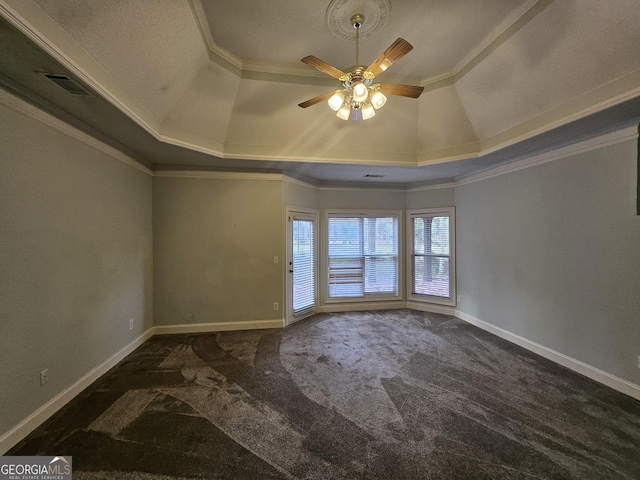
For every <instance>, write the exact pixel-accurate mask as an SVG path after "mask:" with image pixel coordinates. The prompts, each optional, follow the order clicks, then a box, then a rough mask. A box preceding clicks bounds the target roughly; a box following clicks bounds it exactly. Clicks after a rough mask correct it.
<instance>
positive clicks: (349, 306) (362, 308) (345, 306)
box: [318, 301, 407, 313]
mask: <svg viewBox="0 0 640 480" xmlns="http://www.w3.org/2000/svg"><path fill="white" fill-rule="evenodd" d="M400 308H407V303H406V302H402V301H389V302H362V303H325V304H324V305H321V306H319V307H318V313H339V312H367V311H370V310H397V309H400Z"/></svg>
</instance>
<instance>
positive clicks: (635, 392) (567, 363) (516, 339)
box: [455, 310, 640, 400]
mask: <svg viewBox="0 0 640 480" xmlns="http://www.w3.org/2000/svg"><path fill="white" fill-rule="evenodd" d="M455 315H456V317H458V318H460V319H461V320H464V321H465V322H467V323H470V324H472V325H475V326H476V327H479V328H481V329H482V330H486V331H487V332H489V333H493V334H494V335H496V336H498V337H500V338H504V339H505V340H508V341H509V342H511V343H515V344H516V345H519V346H521V347H523V348H526V349H527V350H529V351H531V352H533V353H537V354H538V355H540V356H541V357H544V358H546V359H548V360H551V361H552V362H555V363H557V364H559V365H562V366H563V367H567V368H568V369H570V370H573V371H574V372H578V373H580V374H582V375H584V376H585V377H588V378H590V379H592V380H595V381H596V382H599V383H602V384H603V385H606V386H607V387H611V388H613V389H614V390H617V391H618V392H621V393H624V394H626V395H629V396H630V397H633V398H635V399H637V400H640V386H639V385H636V384H634V383H631V382H629V381H627V380H624V379H622V378H620V377H616V376H615V375H612V374H610V373H607V372H605V371H603V370H600V369H598V368H596V367H592V366H591V365H588V364H586V363H584V362H581V361H580V360H576V359H575V358H571V357H569V356H567V355H565V354H563V353H560V352H556V351H555V350H552V349H550V348H547V347H545V346H543V345H540V344H538V343H535V342H532V341H531V340H527V339H526V338H524V337H521V336H520V335H516V334H515V333H511V332H509V331H508V330H505V329H503V328H500V327H496V326H495V325H492V324H490V323H487V322H485V321H483V320H480V319H478V318H476V317H473V316H471V315H468V314H466V313H464V312H461V311H459V310H456V311H455Z"/></svg>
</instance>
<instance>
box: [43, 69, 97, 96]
mask: <svg viewBox="0 0 640 480" xmlns="http://www.w3.org/2000/svg"><path fill="white" fill-rule="evenodd" d="M42 75H44V76H45V77H46V78H48V79H49V80H51V81H52V82H53V83H55V84H56V85H58V86H59V87H61V88H63V89H64V90H65V91H66V92H67V93H68V94H70V95H78V96H81V97H91V96H92V95H91V92H90V91H89V90H87V89H86V88H84V87H83V86H82V85H80V84H79V83H78V82H76V81H75V80H72V79H70V78H69V77H67V76H66V75H62V74H59V73H43V74H42Z"/></svg>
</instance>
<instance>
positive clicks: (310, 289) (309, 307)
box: [287, 210, 318, 323]
mask: <svg viewBox="0 0 640 480" xmlns="http://www.w3.org/2000/svg"><path fill="white" fill-rule="evenodd" d="M287 220H288V226H289V228H288V232H287V236H288V242H287V243H288V252H287V257H288V265H287V267H288V268H287V272H288V281H287V285H288V287H287V290H288V292H289V293H288V297H289V299H290V300H289V301H288V305H287V323H292V322H294V321H296V320H300V319H301V318H304V317H307V316H309V315H312V314H314V313H315V311H316V303H317V288H316V286H317V281H316V272H317V237H318V233H317V231H318V229H317V213H315V212H313V211H295V210H290V211H287Z"/></svg>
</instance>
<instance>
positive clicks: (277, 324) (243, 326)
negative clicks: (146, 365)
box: [153, 318, 284, 335]
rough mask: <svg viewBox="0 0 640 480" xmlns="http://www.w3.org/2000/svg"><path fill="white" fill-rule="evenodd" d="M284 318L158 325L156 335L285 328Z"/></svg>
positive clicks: (154, 329)
mask: <svg viewBox="0 0 640 480" xmlns="http://www.w3.org/2000/svg"><path fill="white" fill-rule="evenodd" d="M283 327H284V319H282V318H277V319H274V320H250V321H242V322H219V323H187V324H184V325H156V326H155V327H153V334H154V335H172V334H176V333H208V332H227V331H230V330H258V329H263V328H283Z"/></svg>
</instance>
